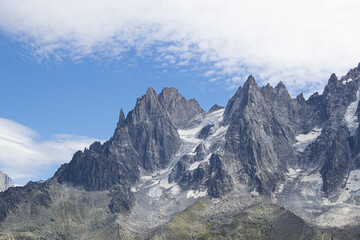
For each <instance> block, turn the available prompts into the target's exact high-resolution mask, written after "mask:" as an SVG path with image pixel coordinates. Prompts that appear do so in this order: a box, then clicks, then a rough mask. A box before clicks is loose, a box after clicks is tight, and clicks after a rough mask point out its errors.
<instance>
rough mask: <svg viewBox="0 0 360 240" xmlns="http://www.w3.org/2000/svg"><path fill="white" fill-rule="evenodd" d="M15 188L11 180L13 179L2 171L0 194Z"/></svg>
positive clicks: (0, 174) (0, 172) (0, 173)
mask: <svg viewBox="0 0 360 240" xmlns="http://www.w3.org/2000/svg"><path fill="white" fill-rule="evenodd" d="M14 186H15V185H14V183H13V181H12V180H11V178H10V177H9V176H8V175H6V174H5V173H3V172H2V171H0V192H3V191H5V190H6V189H8V188H9V187H14Z"/></svg>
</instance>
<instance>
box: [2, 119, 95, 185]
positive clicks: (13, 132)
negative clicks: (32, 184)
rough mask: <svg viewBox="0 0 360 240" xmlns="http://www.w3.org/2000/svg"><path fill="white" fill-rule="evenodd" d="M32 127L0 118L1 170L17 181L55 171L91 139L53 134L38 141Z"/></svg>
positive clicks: (22, 182) (21, 181) (37, 178)
mask: <svg viewBox="0 0 360 240" xmlns="http://www.w3.org/2000/svg"><path fill="white" fill-rule="evenodd" d="M38 137H39V136H38V134H37V133H36V132H34V131H33V130H31V129H29V128H27V127H25V126H23V125H21V124H19V123H16V122H14V121H11V120H9V119H5V118H0V169H1V170H2V171H3V172H5V173H6V174H7V175H9V176H10V177H11V178H12V179H13V181H14V182H15V183H16V184H25V183H26V182H28V181H29V180H40V179H42V178H44V177H46V178H48V177H51V176H52V174H54V172H53V171H54V170H56V168H57V167H59V165H60V164H63V163H65V162H69V161H70V160H71V157H72V155H73V154H74V153H75V152H76V151H77V150H83V149H84V148H85V147H88V146H89V145H90V144H91V143H92V142H94V141H96V139H94V138H89V137H83V136H74V135H66V134H62V135H54V136H53V137H52V138H51V139H49V140H46V141H37V139H38Z"/></svg>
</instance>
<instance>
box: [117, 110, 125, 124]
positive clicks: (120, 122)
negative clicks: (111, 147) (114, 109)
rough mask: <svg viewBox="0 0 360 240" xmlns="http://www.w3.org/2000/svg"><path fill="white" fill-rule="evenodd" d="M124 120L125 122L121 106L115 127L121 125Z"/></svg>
mask: <svg viewBox="0 0 360 240" xmlns="http://www.w3.org/2000/svg"><path fill="white" fill-rule="evenodd" d="M124 122H125V114H124V111H123V109H122V108H121V109H120V115H119V121H118V124H117V127H118V128H119V127H122V126H123V125H124Z"/></svg>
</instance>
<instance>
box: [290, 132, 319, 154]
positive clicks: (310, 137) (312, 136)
mask: <svg viewBox="0 0 360 240" xmlns="http://www.w3.org/2000/svg"><path fill="white" fill-rule="evenodd" d="M321 130H322V129H321V128H317V127H315V128H314V129H313V130H311V132H309V133H307V134H299V135H297V136H296V137H295V139H296V143H295V144H294V145H293V146H294V148H295V151H296V152H304V150H305V148H306V147H307V146H308V145H309V144H310V143H312V142H313V141H315V140H316V139H317V138H318V137H319V136H320V134H321Z"/></svg>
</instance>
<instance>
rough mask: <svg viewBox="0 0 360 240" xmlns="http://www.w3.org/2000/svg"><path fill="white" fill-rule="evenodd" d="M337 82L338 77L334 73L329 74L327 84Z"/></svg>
mask: <svg viewBox="0 0 360 240" xmlns="http://www.w3.org/2000/svg"><path fill="white" fill-rule="evenodd" d="M337 81H338V77H337V76H336V74H335V73H333V74H331V76H330V79H329V83H334V82H337Z"/></svg>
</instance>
